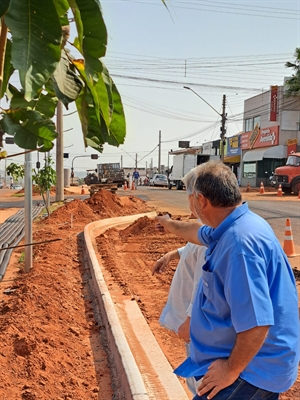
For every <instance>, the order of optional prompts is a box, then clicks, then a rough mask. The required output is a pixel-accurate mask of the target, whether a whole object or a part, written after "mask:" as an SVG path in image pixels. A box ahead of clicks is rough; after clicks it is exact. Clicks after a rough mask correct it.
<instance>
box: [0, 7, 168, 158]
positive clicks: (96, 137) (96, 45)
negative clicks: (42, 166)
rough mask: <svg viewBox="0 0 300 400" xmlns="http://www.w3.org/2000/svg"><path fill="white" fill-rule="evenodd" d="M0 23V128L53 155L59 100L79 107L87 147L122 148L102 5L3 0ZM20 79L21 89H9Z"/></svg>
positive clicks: (118, 101) (117, 97) (122, 126)
mask: <svg viewBox="0 0 300 400" xmlns="http://www.w3.org/2000/svg"><path fill="white" fill-rule="evenodd" d="M162 1H163V3H164V0H162ZM0 18H1V33H0V97H1V98H2V97H4V96H5V98H6V100H7V101H8V104H9V107H7V108H6V109H5V108H2V109H1V111H0V129H2V131H4V132H5V133H7V134H8V135H12V136H13V137H14V141H15V143H16V144H17V145H18V146H19V147H21V148H24V149H31V150H39V151H44V152H46V151H49V150H51V148H52V147H53V140H54V139H55V138H56V137H57V132H56V128H55V124H54V122H53V121H52V118H53V116H54V113H55V108H56V104H57V102H58V100H60V101H61V102H62V103H63V104H64V105H65V107H66V108H68V105H69V104H70V103H71V102H75V104H76V107H77V111H78V114H79V118H80V121H81V125H82V134H83V143H84V146H85V147H87V146H90V147H92V148H94V149H95V150H97V151H99V152H102V151H103V145H104V144H105V143H108V144H110V145H113V146H119V145H120V144H122V143H124V139H125V136H126V123H125V115H124V109H123V104H122V100H121V96H120V94H119V92H118V89H117V87H116V85H115V83H114V81H113V79H112V78H111V76H110V74H109V72H108V70H107V68H106V66H105V64H104V62H103V58H104V57H105V53H106V48H107V30H106V26H105V22H104V19H103V15H102V10H101V5H100V2H99V0H44V1H41V0H1V2H0ZM70 20H71V21H74V22H75V25H76V30H77V36H76V38H75V39H74V41H73V42H70V38H69V31H70V26H69V21H70ZM72 49H74V51H75V54H76V55H77V54H78V52H79V53H80V55H81V56H80V57H78V56H77V57H75V56H74V55H73V54H72ZM16 74H18V77H19V81H20V86H21V88H16V87H15V86H14V85H12V82H11V80H12V79H11V78H12V76H14V77H15V76H16ZM0 150H1V149H0Z"/></svg>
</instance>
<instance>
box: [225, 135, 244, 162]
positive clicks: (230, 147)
mask: <svg viewBox="0 0 300 400" xmlns="http://www.w3.org/2000/svg"><path fill="white" fill-rule="evenodd" d="M240 137H241V135H235V136H232V137H230V138H227V145H226V153H225V154H226V157H231V156H239V155H240V154H241V148H240Z"/></svg>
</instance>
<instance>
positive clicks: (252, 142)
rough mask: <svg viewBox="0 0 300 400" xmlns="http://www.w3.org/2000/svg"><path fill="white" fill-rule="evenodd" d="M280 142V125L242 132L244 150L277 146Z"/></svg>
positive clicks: (241, 143)
mask: <svg viewBox="0 0 300 400" xmlns="http://www.w3.org/2000/svg"><path fill="white" fill-rule="evenodd" d="M278 142H279V126H272V127H270V128H262V129H256V127H255V128H254V129H253V131H252V132H244V133H242V134H241V139H240V146H241V149H242V150H246V149H258V148H260V147H270V146H277V145H278Z"/></svg>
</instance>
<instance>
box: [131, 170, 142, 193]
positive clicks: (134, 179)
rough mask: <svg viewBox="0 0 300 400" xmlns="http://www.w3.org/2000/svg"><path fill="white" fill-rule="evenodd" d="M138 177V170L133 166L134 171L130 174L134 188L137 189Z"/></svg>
mask: <svg viewBox="0 0 300 400" xmlns="http://www.w3.org/2000/svg"><path fill="white" fill-rule="evenodd" d="M139 178H140V174H139V171H137V169H136V168H134V171H133V174H132V179H133V181H134V186H135V189H137V187H138V184H139Z"/></svg>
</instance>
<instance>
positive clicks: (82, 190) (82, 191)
mask: <svg viewBox="0 0 300 400" xmlns="http://www.w3.org/2000/svg"><path fill="white" fill-rule="evenodd" d="M81 194H85V191H84V186H83V185H82V186H81Z"/></svg>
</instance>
